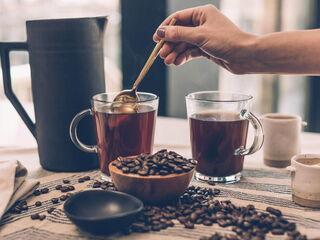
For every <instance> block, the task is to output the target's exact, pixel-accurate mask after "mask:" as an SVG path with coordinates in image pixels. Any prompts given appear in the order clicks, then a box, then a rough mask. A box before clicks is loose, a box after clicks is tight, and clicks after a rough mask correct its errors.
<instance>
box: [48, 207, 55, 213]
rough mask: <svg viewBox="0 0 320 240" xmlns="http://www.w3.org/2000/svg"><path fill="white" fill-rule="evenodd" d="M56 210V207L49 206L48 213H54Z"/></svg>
mask: <svg viewBox="0 0 320 240" xmlns="http://www.w3.org/2000/svg"><path fill="white" fill-rule="evenodd" d="M54 210H55V208H54V207H51V208H48V209H47V213H49V214H51V213H53V211H54Z"/></svg>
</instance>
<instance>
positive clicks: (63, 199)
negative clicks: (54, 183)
mask: <svg viewBox="0 0 320 240" xmlns="http://www.w3.org/2000/svg"><path fill="white" fill-rule="evenodd" d="M67 199H68V196H67V195H62V196H60V200H61V201H65V200H67Z"/></svg>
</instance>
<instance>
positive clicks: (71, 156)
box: [0, 17, 107, 171]
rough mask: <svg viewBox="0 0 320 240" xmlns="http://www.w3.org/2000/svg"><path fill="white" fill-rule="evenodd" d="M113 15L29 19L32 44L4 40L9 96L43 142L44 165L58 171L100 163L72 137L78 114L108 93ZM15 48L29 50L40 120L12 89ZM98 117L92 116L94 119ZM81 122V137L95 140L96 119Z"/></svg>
mask: <svg viewBox="0 0 320 240" xmlns="http://www.w3.org/2000/svg"><path fill="white" fill-rule="evenodd" d="M106 25H107V17H94V18H74V19H50V20H34V21H27V22H26V27H27V41H26V42H1V43H0V53H1V66H2V73H3V82H4V90H5V95H6V96H7V97H8V99H9V100H10V102H11V103H12V104H13V106H14V107H15V109H16V110H17V112H18V113H19V115H20V116H21V118H22V119H23V121H24V123H25V124H26V125H27V127H28V128H29V130H30V131H31V133H32V134H33V136H34V137H35V138H36V140H37V143H38V152H39V157H40V163H41V166H42V167H43V168H45V169H47V170H52V171H84V170H89V169H94V168H97V167H98V160H97V157H96V156H95V154H89V153H84V152H82V151H80V150H79V149H77V148H76V147H75V146H74V144H73V143H72V142H71V140H70V137H69V126H70V122H71V120H72V118H73V117H74V115H75V114H76V113H77V112H79V111H81V110H82V109H85V108H88V107H90V99H91V97H92V96H93V95H95V94H97V93H101V92H105V77H104V60H103V37H104V32H105V28H106ZM10 51H28V52H29V62H30V68H31V84H32V95H33V101H34V109H35V123H33V122H32V120H31V119H30V117H29V116H28V114H27V112H26V111H25V109H24V108H23V106H22V105H21V103H20V102H19V100H18V99H17V97H16V95H15V94H14V92H13V91H12V85H11V76H10V62H9V53H10ZM91 121H92V120H91ZM91 121H90V120H89V119H88V121H83V123H82V125H79V130H78V131H79V137H80V138H82V139H83V141H84V142H89V143H94V142H95V134H94V128H93V122H91Z"/></svg>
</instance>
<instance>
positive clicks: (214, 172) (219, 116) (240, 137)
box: [190, 112, 249, 177]
mask: <svg viewBox="0 0 320 240" xmlns="http://www.w3.org/2000/svg"><path fill="white" fill-rule="evenodd" d="M248 123H249V122H248V120H246V119H240V116H239V114H238V113H236V112H211V113H209V112H208V113H201V114H193V115H192V116H191V117H190V134H191V136H190V137H191V146H192V156H193V158H195V159H197V161H198V165H197V168H196V170H197V171H198V172H199V173H201V174H204V175H208V176H218V177H224V176H230V175H234V174H237V173H239V172H241V171H242V167H243V159H244V156H243V155H235V154H234V152H235V151H236V150H237V148H238V147H239V146H246V142H247V132H248V125H249V124H248Z"/></svg>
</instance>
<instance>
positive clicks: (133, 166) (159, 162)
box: [112, 149, 197, 176]
mask: <svg viewBox="0 0 320 240" xmlns="http://www.w3.org/2000/svg"><path fill="white" fill-rule="evenodd" d="M196 164H197V161H195V160H193V159H186V158H184V157H182V156H181V155H179V154H178V153H176V152H173V151H168V150H166V149H163V150H160V151H159V152H157V153H155V154H140V155H138V156H136V157H118V158H117V159H116V160H115V161H114V162H113V163H112V165H113V166H115V167H117V168H118V169H120V170H121V171H122V172H123V173H134V174H139V175H140V176H150V175H162V176H165V175H169V174H173V173H175V174H180V173H184V172H189V171H190V170H192V169H194V167H195V166H196Z"/></svg>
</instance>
